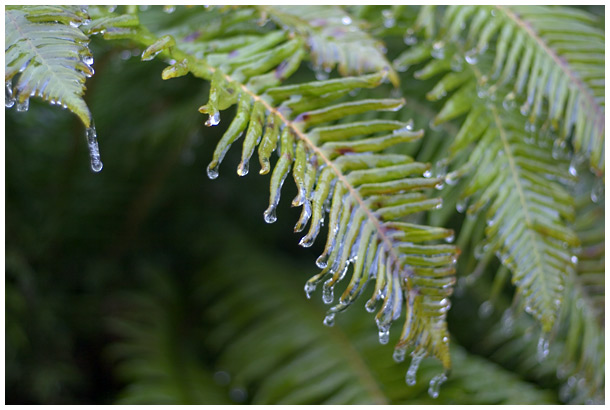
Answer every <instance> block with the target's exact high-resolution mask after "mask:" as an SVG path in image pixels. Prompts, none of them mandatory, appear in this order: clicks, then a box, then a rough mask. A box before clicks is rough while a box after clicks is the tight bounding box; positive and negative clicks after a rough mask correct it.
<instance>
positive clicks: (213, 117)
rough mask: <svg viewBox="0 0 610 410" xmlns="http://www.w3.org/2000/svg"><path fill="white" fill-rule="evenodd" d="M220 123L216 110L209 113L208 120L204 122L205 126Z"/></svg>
mask: <svg viewBox="0 0 610 410" xmlns="http://www.w3.org/2000/svg"><path fill="white" fill-rule="evenodd" d="M218 124H220V113H219V112H218V111H216V112H214V114H210V116H209V117H208V120H207V121H206V122H205V126H206V127H213V126H215V125H218Z"/></svg>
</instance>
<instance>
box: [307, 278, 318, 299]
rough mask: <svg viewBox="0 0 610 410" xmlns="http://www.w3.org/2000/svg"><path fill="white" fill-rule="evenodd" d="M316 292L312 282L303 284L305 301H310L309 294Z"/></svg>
mask: <svg viewBox="0 0 610 410" xmlns="http://www.w3.org/2000/svg"><path fill="white" fill-rule="evenodd" d="M315 290H316V284H315V283H312V282H306V283H305V296H307V299H311V294H312V293H313V292H314V291H315Z"/></svg>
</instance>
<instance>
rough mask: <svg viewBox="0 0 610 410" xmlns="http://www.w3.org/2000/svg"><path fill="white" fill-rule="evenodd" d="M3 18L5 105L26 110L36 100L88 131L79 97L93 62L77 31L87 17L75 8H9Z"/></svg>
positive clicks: (86, 114) (84, 38)
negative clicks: (73, 116) (72, 118)
mask: <svg viewBox="0 0 610 410" xmlns="http://www.w3.org/2000/svg"><path fill="white" fill-rule="evenodd" d="M4 16H5V17H4V24H5V35H6V42H5V59H6V60H5V74H4V80H5V82H6V106H7V107H12V106H13V105H16V109H17V110H18V111H25V110H27V108H28V105H29V99H30V97H33V96H36V97H40V98H42V99H44V100H45V101H48V102H50V103H51V104H58V105H60V106H63V107H64V108H67V109H69V110H70V111H72V112H73V113H75V114H76V115H77V116H78V117H79V118H80V120H81V121H82V122H83V124H84V125H85V127H89V126H90V125H91V122H92V120H91V113H90V112H89V108H88V107H87V104H86V103H85V101H84V100H83V98H82V97H83V94H84V92H85V80H86V79H87V77H91V75H93V68H92V67H91V65H92V64H93V57H92V56H91V52H90V51H89V48H88V47H87V44H88V42H89V38H88V37H87V36H86V35H84V34H83V32H82V31H81V30H79V29H78V28H77V26H79V25H81V24H82V23H83V22H84V20H85V19H86V18H87V15H86V13H83V12H82V11H81V10H80V9H79V8H77V7H64V6H13V7H9V8H8V9H7V10H6V11H5V13H4ZM15 77H17V82H16V83H15V84H12V80H13V79H14V78H15Z"/></svg>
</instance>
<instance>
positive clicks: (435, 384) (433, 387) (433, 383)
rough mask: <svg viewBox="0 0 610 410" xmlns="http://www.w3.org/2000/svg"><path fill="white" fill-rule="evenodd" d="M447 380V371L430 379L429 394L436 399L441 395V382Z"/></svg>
mask: <svg viewBox="0 0 610 410" xmlns="http://www.w3.org/2000/svg"><path fill="white" fill-rule="evenodd" d="M445 381H447V375H446V374H445V373H441V374H437V375H436V376H434V377H433V378H432V380H430V385H429V387H428V394H429V395H430V397H432V398H433V399H436V398H437V397H438V395H439V392H440V389H441V384H443V383H444V382H445Z"/></svg>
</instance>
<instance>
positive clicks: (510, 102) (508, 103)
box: [502, 91, 517, 111]
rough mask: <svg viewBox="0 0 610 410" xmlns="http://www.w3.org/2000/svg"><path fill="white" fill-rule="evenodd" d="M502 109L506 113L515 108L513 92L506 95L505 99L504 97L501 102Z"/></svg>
mask: <svg viewBox="0 0 610 410" xmlns="http://www.w3.org/2000/svg"><path fill="white" fill-rule="evenodd" d="M502 107H504V109H505V110H506V111H512V110H514V109H515V108H516V107H517V102H516V101H515V93H514V92H512V91H511V92H510V93H508V94H506V97H504V100H502Z"/></svg>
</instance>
